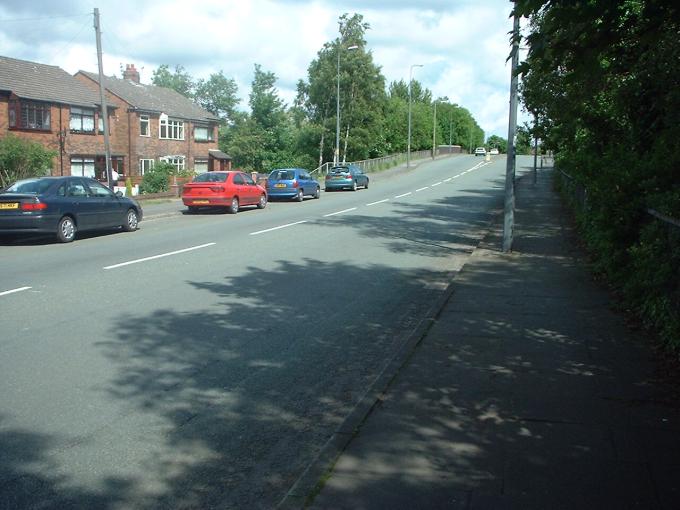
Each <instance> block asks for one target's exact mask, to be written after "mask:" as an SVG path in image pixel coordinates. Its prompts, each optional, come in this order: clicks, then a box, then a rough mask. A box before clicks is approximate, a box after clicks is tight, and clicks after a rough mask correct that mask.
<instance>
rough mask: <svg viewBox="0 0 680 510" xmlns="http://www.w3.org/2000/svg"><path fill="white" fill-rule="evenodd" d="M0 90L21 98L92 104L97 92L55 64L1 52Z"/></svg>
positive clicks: (96, 100)
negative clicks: (23, 58) (3, 54)
mask: <svg viewBox="0 0 680 510" xmlns="http://www.w3.org/2000/svg"><path fill="white" fill-rule="evenodd" d="M0 91H5V92H13V93H14V94H16V95H17V96H18V97H20V98H22V99H32V100H36V101H48V102H50V103H59V104H67V105H75V106H85V107H89V108H92V107H95V106H97V105H99V104H100V100H99V94H97V93H96V92H94V91H92V90H90V89H89V88H88V87H87V86H85V85H84V84H82V83H81V82H79V81H78V80H77V79H76V78H74V77H73V76H71V75H70V74H69V73H67V72H66V71H64V70H63V69H61V68H59V67H57V66H49V65H45V64H37V63H35V62H29V61H27V60H17V59H14V58H9V57H3V56H0Z"/></svg>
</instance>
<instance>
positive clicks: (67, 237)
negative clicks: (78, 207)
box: [57, 216, 76, 243]
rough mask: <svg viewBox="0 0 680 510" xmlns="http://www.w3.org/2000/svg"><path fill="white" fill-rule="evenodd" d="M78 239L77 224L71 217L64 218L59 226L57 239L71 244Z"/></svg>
mask: <svg viewBox="0 0 680 510" xmlns="http://www.w3.org/2000/svg"><path fill="white" fill-rule="evenodd" d="M75 238H76V223H75V221H74V220H73V218H71V217H70V216H64V217H63V218H62V219H60V220H59V224H58V225H57V239H59V241H61V242H62V243H70V242H71V241H73V240H74V239H75Z"/></svg>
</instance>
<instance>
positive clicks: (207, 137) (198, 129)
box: [194, 126, 215, 142]
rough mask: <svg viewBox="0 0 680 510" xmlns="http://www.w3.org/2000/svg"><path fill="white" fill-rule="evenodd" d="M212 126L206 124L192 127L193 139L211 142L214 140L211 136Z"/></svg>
mask: <svg viewBox="0 0 680 510" xmlns="http://www.w3.org/2000/svg"><path fill="white" fill-rule="evenodd" d="M213 131H214V130H213V128H211V127H206V126H195V127H194V140H196V141H197V142H212V141H213V140H215V137H214V136H213Z"/></svg>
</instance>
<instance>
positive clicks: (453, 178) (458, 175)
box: [451, 174, 462, 179]
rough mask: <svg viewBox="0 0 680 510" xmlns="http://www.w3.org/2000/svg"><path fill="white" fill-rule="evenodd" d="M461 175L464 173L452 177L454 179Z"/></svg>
mask: <svg viewBox="0 0 680 510" xmlns="http://www.w3.org/2000/svg"><path fill="white" fill-rule="evenodd" d="M461 175H462V174H458V175H454V176H453V177H451V178H452V179H458V177H460V176H461Z"/></svg>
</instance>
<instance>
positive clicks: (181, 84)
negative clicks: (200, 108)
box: [151, 64, 195, 98]
mask: <svg viewBox="0 0 680 510" xmlns="http://www.w3.org/2000/svg"><path fill="white" fill-rule="evenodd" d="M151 83H153V84H154V85H156V86H157V87H165V88H168V89H172V90H174V91H176V92H179V93H180V94H182V95H183V96H185V97H188V98H191V97H193V93H194V88H195V83H194V81H193V80H192V78H191V76H190V75H189V73H187V71H186V69H184V66H181V65H179V64H177V65H175V71H174V72H170V67H169V66H168V65H167V64H161V65H160V66H159V67H158V69H155V70H154V71H153V73H152V75H151Z"/></svg>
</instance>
